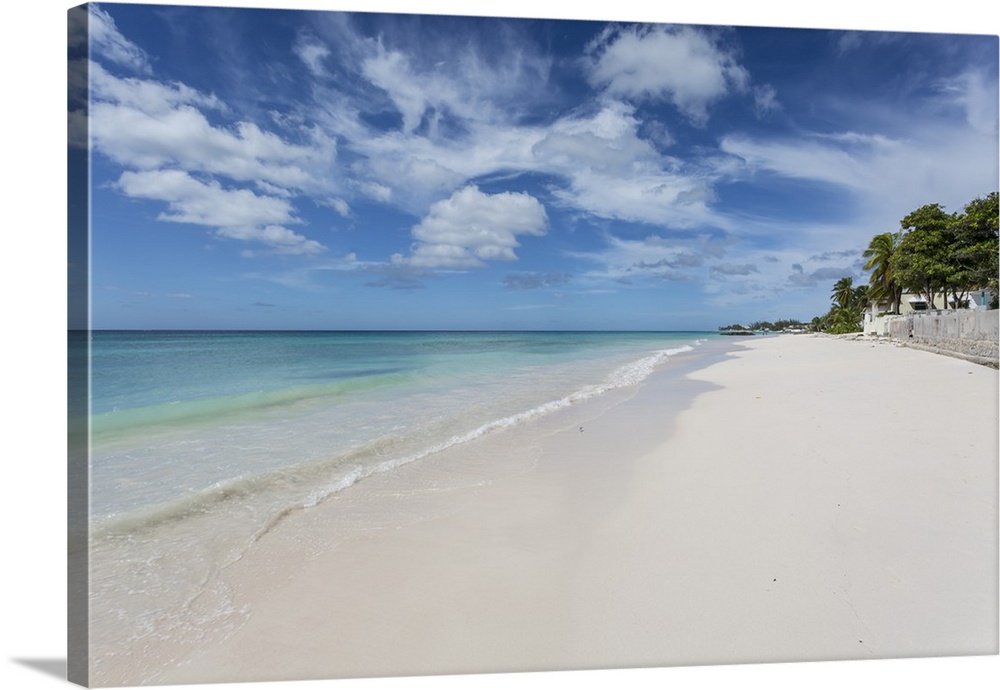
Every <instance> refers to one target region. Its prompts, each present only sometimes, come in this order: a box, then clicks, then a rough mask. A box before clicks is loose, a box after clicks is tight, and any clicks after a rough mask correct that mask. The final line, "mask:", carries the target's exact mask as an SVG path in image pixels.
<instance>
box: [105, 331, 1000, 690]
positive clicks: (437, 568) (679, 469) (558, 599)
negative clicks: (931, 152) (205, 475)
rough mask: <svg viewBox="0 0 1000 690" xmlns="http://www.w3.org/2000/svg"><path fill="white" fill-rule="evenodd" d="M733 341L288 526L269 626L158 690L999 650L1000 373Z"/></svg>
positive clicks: (262, 604)
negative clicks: (693, 363)
mask: <svg viewBox="0 0 1000 690" xmlns="http://www.w3.org/2000/svg"><path fill="white" fill-rule="evenodd" d="M718 347H719V351H720V353H721V352H723V351H725V352H729V353H731V354H727V355H725V356H724V357H723V356H721V354H720V355H719V356H714V355H708V358H707V360H706V362H705V366H701V367H700V368H697V369H696V370H693V371H692V370H690V369H691V368H690V367H689V368H687V369H685V363H684V359H685V358H683V357H679V358H678V359H677V360H676V361H672V362H670V363H669V364H668V365H667V367H666V368H665V369H666V371H663V372H657V373H656V374H654V375H653V376H652V377H650V379H648V380H647V382H646V383H645V384H644V385H643V386H641V387H640V388H639V389H638V390H637V391H634V393H633V394H631V395H630V396H623V397H628V399H626V400H614V401H610V400H609V401H603V402H602V403H601V404H589V401H588V404H585V405H578V406H571V407H570V408H568V409H566V410H563V411H560V412H559V413H556V414H554V415H552V416H551V418H547V419H545V420H540V421H538V422H537V423H533V424H532V425H531V429H530V430H526V431H525V430H521V431H524V433H521V431H519V432H518V433H517V434H494V435H490V436H488V437H484V438H483V439H479V440H477V442H475V444H474V445H472V444H470V445H469V446H467V447H463V448H461V449H456V450H454V451H452V452H445V453H442V454H440V456H439V457H436V458H434V459H433V460H432V461H422V462H421V463H417V464H416V465H414V466H411V467H409V468H406V470H407V471H405V472H402V473H394V474H393V476H391V477H390V476H388V475H383V476H379V477H372V478H369V479H368V480H366V481H365V482H363V483H359V484H358V486H356V487H354V488H353V489H352V492H349V494H350V495H348V492H345V494H344V495H343V496H341V497H338V498H337V499H336V500H332V501H328V502H327V503H326V504H324V505H321V506H319V507H317V508H316V509H312V510H310V511H302V512H300V513H297V514H296V515H295V516H292V517H290V518H289V519H287V520H286V521H285V522H284V523H283V524H282V525H281V526H280V527H279V528H278V529H276V530H274V532H273V533H272V534H269V535H268V537H267V538H266V539H264V540H262V541H261V542H260V543H258V544H257V545H255V547H254V549H253V551H252V552H251V553H248V554H247V556H246V557H245V558H244V559H243V560H242V561H240V562H238V563H236V564H234V565H233V566H231V567H230V568H229V569H228V570H227V571H226V573H225V574H224V580H225V583H226V585H227V586H228V587H229V588H230V589H231V592H232V593H233V597H234V601H235V603H236V604H237V605H239V604H241V603H243V604H245V605H248V606H250V607H251V609H252V612H251V614H250V617H249V619H248V621H247V622H246V623H245V624H244V625H243V626H242V627H241V628H240V629H239V630H237V631H235V632H234V633H233V634H232V635H231V636H229V637H228V638H227V639H225V640H223V641H221V642H219V643H218V644H216V645H214V646H213V647H211V648H209V649H205V650H202V651H201V652H200V653H199V654H196V655H193V656H189V657H187V658H186V659H179V660H178V661H179V663H178V665H177V666H176V667H174V668H172V669H168V670H167V671H166V672H165V673H163V674H158V675H157V676H156V677H155V678H154V679H153V682H156V683H168V684H169V683H183V682H198V683H200V682H212V681H221V682H233V681H237V680H264V681H266V680H292V679H318V678H350V677H368V676H408V675H424V674H454V673H482V672H508V671H546V670H571V669H599V668H626V667H650V666H678V665H692V664H714V663H747V662H760V661H804V660H821V659H864V658H900V657H912V656H928V655H953V654H990V653H992V654H995V653H996V652H997V628H996V614H995V612H996V610H997V605H996V604H997V597H996V581H997V567H996V562H997V558H996V556H997V550H996V543H997V540H996V535H997V530H996V510H997V491H996V486H997V482H996V478H997V476H996V424H997V421H996V420H997V415H996V396H995V392H996V371H995V370H990V369H987V368H984V367H975V370H969V368H970V367H972V366H973V365H971V364H969V363H968V362H963V361H960V360H954V359H950V358H943V357H940V356H937V355H932V354H929V353H924V352H920V351H917V350H908V349H904V348H899V349H897V348H893V349H892V350H891V351H890V350H886V349H884V348H873V347H863V346H860V345H859V344H855V343H845V342H840V341H837V340H834V339H816V338H809V337H808V336H786V337H775V338H767V339H761V340H756V339H750V340H739V341H735V340H734V341H728V342H724V343H722V344H721V345H719V346H718ZM914 372H921V375H920V378H919V379H917V383H919V385H915V379H914ZM796 384H797V385H796ZM671 385H672V386H673V387H671ZM680 388H683V389H684V390H683V391H680ZM922 389H926V390H923V392H924V394H927V391H934V393H935V395H936V396H937V397H936V398H935V402H934V404H933V408H934V409H933V411H934V413H935V416H934V423H935V425H937V426H943V427H944V428H949V427H951V426H954V423H955V421H956V420H953V419H951V418H950V415H959V414H960V413H962V414H961V415H960V416H961V419H962V421H963V422H964V423H965V425H966V426H964V427H963V428H967V427H968V426H972V427H973V428H975V429H980V430H981V433H972V434H969V433H968V432H965V440H966V443H965V446H966V447H964V448H963V450H962V452H961V453H960V454H959V457H956V458H953V459H949V457H948V456H949V455H950V453H952V452H953V450H954V444H947V443H945V442H944V440H942V439H941V434H937V435H930V436H931V437H929V438H928V437H925V434H923V433H921V432H922V431H923V425H922V424H917V423H915V422H914V418H915V417H918V416H919V413H914V411H913V408H914V407H915V404H914V399H915V398H917V397H918V396H919V394H920V392H921V390H922ZM876 391H877V392H878V393H879V395H878V397H873V396H872V393H873V392H876ZM938 394H941V395H943V396H944V397H945V398H947V399H946V400H942V398H941V396H940V395H938ZM987 396H988V397H987ZM887 399H888V400H891V401H892V402H891V403H889V404H887ZM952 401H953V402H952ZM969 401H980V402H982V403H984V404H980V405H979V406H978V409H972V410H965V411H964V412H963V410H962V406H963V404H965V403H967V402H969ZM611 402H614V403H615V404H613V405H611V404H610V403H611ZM904 413H905V414H904ZM886 425H895V427H896V428H898V432H897V433H898V435H899V439H900V440H899V446H898V447H897V448H893V450H892V452H886V451H885V450H884V449H883V450H882V451H880V452H872V451H870V450H869V451H866V450H865V447H866V444H868V445H871V446H878V445H879V441H880V440H881V441H882V442H883V445H884V441H885V438H884V436H885V434H886V433H889V432H885V431H884V430H883V427H885V426H886ZM821 433H827V434H832V435H833V438H834V439H835V442H834V443H829V442H827V443H823V442H821V441H823V439H821V438H819V439H818V438H817V435H818V434H821ZM845 435H846V437H847V438H846V440H845ZM945 440H947V439H945ZM874 459H877V460H878V462H873V460H874ZM914 530H916V532H917V534H919V535H920V538H919V539H916V538H915V537H914V534H913V533H914ZM334 534H336V535H338V537H337V542H336V543H333V542H332V541H331V536H332V535H334ZM943 556H946V557H947V558H944V557H943ZM943 560H947V561H948V562H947V564H946V565H947V567H946V568H945V566H944V564H942V561H943ZM141 680H142V679H128V680H124V681H123V682H141ZM146 680H149V679H146Z"/></svg>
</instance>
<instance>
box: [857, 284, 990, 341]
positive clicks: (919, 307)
mask: <svg viewBox="0 0 1000 690" xmlns="http://www.w3.org/2000/svg"><path fill="white" fill-rule="evenodd" d="M993 298H994V295H993V291H992V290H990V289H989V288H981V289H978V290H970V291H969V292H968V294H967V295H966V296H965V297H964V298H962V299H961V300H960V301H958V302H956V301H955V299H954V298H953V297H952V296H950V295H949V296H947V298H946V300H947V303H948V304H947V307H946V310H947V311H954V310H960V309H989V308H990V305H991V304H992V303H993ZM936 304H940V297H939V296H938V297H936ZM892 308H893V305H892V304H890V303H889V302H877V301H874V300H873V301H871V302H869V303H868V306H867V307H866V308H865V310H864V312H863V313H862V317H863V318H862V330H863V332H864V333H865V334H866V335H888V333H889V323H890V322H891V321H892V320H893V319H895V318H899V317H902V316H907V315H908V314H913V313H918V312H927V311H941V310H940V309H938V310H933V309H932V308H931V302H930V300H928V299H927V297H926V296H925V295H924V294H922V293H919V292H908V291H904V292H903V296H902V299H901V300H900V302H899V314H892V313H889V312H891V310H892Z"/></svg>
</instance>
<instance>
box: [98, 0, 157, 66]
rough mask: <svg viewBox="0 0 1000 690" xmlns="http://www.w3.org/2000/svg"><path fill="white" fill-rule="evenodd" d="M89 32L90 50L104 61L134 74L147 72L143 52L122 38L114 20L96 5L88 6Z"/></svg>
mask: <svg viewBox="0 0 1000 690" xmlns="http://www.w3.org/2000/svg"><path fill="white" fill-rule="evenodd" d="M89 32H90V47H91V49H92V50H93V51H95V52H96V53H98V54H99V55H101V56H103V57H104V58H105V59H107V60H110V61H111V62H114V63H116V64H118V65H121V66H122V67H128V68H130V69H132V70H134V71H136V72H148V71H149V58H148V57H147V56H146V53H145V51H143V50H142V49H141V48H139V46H137V45H135V44H134V43H132V42H131V41H129V40H128V39H127V38H125V37H124V36H122V34H121V32H119V31H118V27H117V26H116V25H115V20H114V19H112V18H111V16H110V15H109V14H108V13H107V12H105V11H104V10H102V9H101V8H100V7H99V6H97V5H96V4H91V5H90V22H89Z"/></svg>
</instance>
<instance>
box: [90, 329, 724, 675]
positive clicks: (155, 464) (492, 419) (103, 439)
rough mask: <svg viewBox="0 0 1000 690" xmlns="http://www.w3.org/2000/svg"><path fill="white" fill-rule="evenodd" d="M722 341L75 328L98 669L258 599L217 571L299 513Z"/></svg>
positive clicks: (148, 651) (234, 616) (203, 632)
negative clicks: (83, 395)
mask: <svg viewBox="0 0 1000 690" xmlns="http://www.w3.org/2000/svg"><path fill="white" fill-rule="evenodd" d="M714 338H715V335H714V334H711V333H697V332H665V333H647V332H642V333H621V332H613V333H611V332H535V331H532V332H413V331H405V332H367V331H366V332H339V331H338V332H317V331H308V332H270V331H267V332H261V331H245V332H237V331H219V332H206V331H150V332H147V331H141V332H140V331H95V332H93V333H91V334H90V338H89V341H88V340H86V339H80V340H72V339H71V341H70V345H71V348H79V349H78V350H76V351H73V350H72V349H71V353H70V354H71V357H74V356H75V357H76V358H77V359H76V361H78V362H79V361H83V360H84V359H85V356H86V355H85V353H84V351H83V349H87V350H89V357H90V372H89V373H90V405H89V408H90V414H89V422H90V527H91V538H90V545H91V565H90V573H91V579H90V589H91V596H92V608H91V629H92V649H93V650H94V652H95V654H94V659H95V661H94V673H95V678H97V679H100V678H101V665H102V664H104V665H105V666H109V667H111V666H115V665H120V664H140V665H141V664H148V665H149V669H150V672H152V671H151V670H152V669H155V668H156V666H157V665H158V664H159V665H162V664H164V663H169V660H168V659H163V658H158V655H157V654H155V653H153V652H152V649H153V647H152V646H150V645H152V643H153V642H154V641H155V640H162V639H165V638H171V639H173V640H175V641H179V642H180V643H183V641H184V640H187V641H188V642H189V643H190V644H204V643H205V641H206V640H208V639H211V638H212V636H213V635H225V634H228V633H229V632H231V631H232V630H233V629H235V628H236V627H238V626H239V624H240V621H241V620H244V619H245V617H246V616H248V615H250V612H249V611H247V610H244V609H240V608H239V607H238V606H236V605H235V604H234V602H233V601H232V598H231V597H230V596H229V595H228V594H227V593H226V592H225V591H222V590H221V589H213V587H214V586H215V584H214V583H215V576H216V575H217V574H218V573H219V572H220V571H221V570H222V569H224V568H225V567H226V566H227V564H230V563H233V562H235V561H236V560H239V559H240V558H241V557H242V555H243V553H245V552H246V550H247V549H248V548H252V545H253V544H254V543H255V542H256V541H257V540H258V539H260V538H261V536H262V535H264V534H266V533H267V532H268V531H269V530H271V529H272V528H273V527H274V526H275V525H276V524H277V523H279V522H280V521H281V520H282V519H284V518H285V517H286V516H287V515H289V514H290V513H291V512H295V511H299V510H306V509H308V508H310V507H311V506H315V505H318V504H320V503H322V502H324V501H326V500H328V499H330V498H331V497H335V496H339V495H342V494H344V493H345V492H349V491H350V490H351V488H352V487H353V486H354V485H355V484H356V483H358V482H359V481H363V480H364V479H365V478H366V477H369V476H372V475H375V474H381V473H386V472H392V471H394V470H396V469H398V468H401V467H403V466H408V465H411V464H413V463H420V462H421V460H424V459H427V458H430V457H433V456H434V455H435V454H436V453H438V452H440V451H442V450H445V449H448V448H452V447H455V446H460V445H462V444H466V443H470V442H472V441H474V440H475V439H478V438H480V437H482V436H484V435H487V434H492V433H498V432H502V431H504V430H509V429H516V428H517V427H518V426H519V425H522V424H525V423H527V422H530V421H531V420H535V419H539V418H542V417H545V416H546V415H549V414H551V413H553V412H556V411H558V410H560V409H563V408H565V407H567V406H569V405H572V404H574V403H576V402H580V401H583V400H589V399H595V398H601V397H602V396H603V397H610V396H614V395H622V394H627V393H628V392H629V391H630V390H633V389H634V388H635V387H636V386H637V385H638V384H640V383H641V382H642V381H643V380H644V379H645V378H646V377H648V376H649V375H650V374H651V373H652V372H653V371H654V370H655V369H656V368H657V366H658V365H661V364H662V363H664V362H665V361H667V360H668V359H669V358H670V357H671V356H672V355H676V354H679V353H681V352H687V351H690V350H691V349H693V348H697V347H698V346H699V345H700V344H702V343H704V342H705V341H707V340H711V339H714ZM195 602H197V605H196V606H195ZM147 643H148V644H147ZM144 645H145V647H144ZM182 646H183V645H182ZM137 649H140V650H142V649H145V652H144V656H143V655H140V654H137V653H136V650H137ZM140 670H141V669H140Z"/></svg>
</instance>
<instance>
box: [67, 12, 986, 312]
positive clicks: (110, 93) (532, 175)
mask: <svg viewBox="0 0 1000 690" xmlns="http://www.w3.org/2000/svg"><path fill="white" fill-rule="evenodd" d="M90 32H91V58H90V107H91V112H90V116H91V117H90V137H91V139H90V141H91V149H92V152H93V160H92V195H91V204H92V216H91V240H92V275H91V278H92V323H93V326H94V327H95V328H305V329H313V328H316V329H339V328H347V329H364V328H429V329H438V328H474V329H475V328H554V329H564V328H568V329H589V328H597V329H657V330H658V329H708V330H713V329H715V328H716V327H717V326H719V325H723V324H728V323H732V322H735V321H752V320H756V319H777V318H800V319H803V320H807V319H809V318H811V317H812V316H814V315H817V314H821V313H823V312H825V311H826V309H827V308H828V306H829V294H830V289H831V287H832V285H833V283H834V282H835V281H836V280H837V279H838V278H840V277H842V276H845V275H850V276H853V277H854V279H855V281H856V282H865V281H866V280H867V277H866V276H865V274H864V272H863V271H862V270H861V252H862V250H863V249H864V247H865V246H866V245H867V243H868V240H869V239H870V238H871V237H872V235H874V234H876V233H879V232H884V231H887V230H895V229H897V228H898V224H899V219H900V218H902V217H903V216H904V215H906V214H907V213H909V212H910V211H912V210H914V209H915V208H918V207H919V206H921V205H923V204H926V203H941V204H943V205H944V206H945V207H946V209H947V210H949V211H958V210H961V208H962V206H963V205H964V204H965V203H967V202H968V201H970V200H972V199H973V198H975V197H977V196H982V195H985V194H987V193H989V192H990V191H993V190H996V189H997V186H998V166H997V146H998V135H997V119H998V116H997V82H998V77H997V60H998V56H997V38H996V36H995V35H992V36H974V35H955V34H927V33H914V32H905V33H904V32H876V31H830V30H822V29H775V28H762V27H744V28H733V27H727V26H723V25H721V24H714V25H683V24H637V23H631V22H604V21H600V22H599V21H569V20H531V19H515V18H509V19H502V18H490V19H484V18H469V17H464V18H463V17H448V16H428V15H425V16H417V15H400V14H379V13H366V14H348V13H339V12H328V11H316V10H312V11H290V10H266V9H238V10H237V9H227V8H221V7H164V6H153V5H116V4H98V5H92V14H91V21H90ZM81 131H82V130H81ZM78 141H79V143H84V142H85V141H86V139H85V136H83V135H81V138H80V139H79V140H78ZM71 143H73V142H72V141H71Z"/></svg>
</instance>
